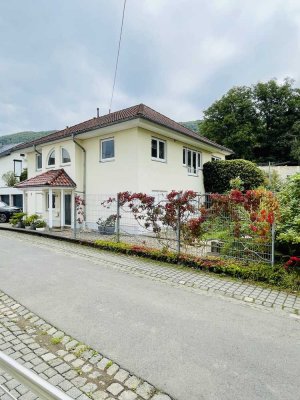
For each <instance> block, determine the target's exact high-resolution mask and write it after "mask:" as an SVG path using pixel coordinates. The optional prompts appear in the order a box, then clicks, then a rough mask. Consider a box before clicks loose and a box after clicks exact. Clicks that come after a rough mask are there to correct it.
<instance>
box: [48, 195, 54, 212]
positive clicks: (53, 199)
mask: <svg viewBox="0 0 300 400" xmlns="http://www.w3.org/2000/svg"><path fill="white" fill-rule="evenodd" d="M49 205H50V203H49V193H48V195H47V210H49ZM52 208H55V194H52Z"/></svg>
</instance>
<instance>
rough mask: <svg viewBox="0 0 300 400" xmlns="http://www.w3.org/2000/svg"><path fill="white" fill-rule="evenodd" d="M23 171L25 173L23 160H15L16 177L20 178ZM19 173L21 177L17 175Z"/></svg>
mask: <svg viewBox="0 0 300 400" xmlns="http://www.w3.org/2000/svg"><path fill="white" fill-rule="evenodd" d="M20 163H21V166H20ZM17 165H19V171H17V168H16V166H17ZM22 171H23V163H22V160H14V175H15V177H17V178H20V176H21V174H22ZM18 172H19V175H18V174H17V173H18Z"/></svg>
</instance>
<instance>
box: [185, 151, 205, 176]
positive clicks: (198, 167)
mask: <svg viewBox="0 0 300 400" xmlns="http://www.w3.org/2000/svg"><path fill="white" fill-rule="evenodd" d="M188 152H191V164H192V163H193V154H196V170H195V169H194V168H193V167H192V165H191V166H189V165H188ZM183 154H185V163H184V162H183ZM182 165H183V166H184V167H185V168H187V171H188V175H190V176H198V174H199V170H201V169H202V153H201V151H197V150H194V149H190V148H188V147H183V149H182Z"/></svg>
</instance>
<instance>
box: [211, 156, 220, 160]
mask: <svg viewBox="0 0 300 400" xmlns="http://www.w3.org/2000/svg"><path fill="white" fill-rule="evenodd" d="M220 160H221V158H220V157H216V156H211V161H220Z"/></svg>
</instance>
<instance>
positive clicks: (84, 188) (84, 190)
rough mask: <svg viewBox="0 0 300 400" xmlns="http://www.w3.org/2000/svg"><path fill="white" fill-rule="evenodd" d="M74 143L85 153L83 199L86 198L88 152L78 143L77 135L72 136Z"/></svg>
mask: <svg viewBox="0 0 300 400" xmlns="http://www.w3.org/2000/svg"><path fill="white" fill-rule="evenodd" d="M72 139H73V142H74V143H75V144H76V145H77V146H78V147H79V148H80V149H81V150H82V151H83V197H84V199H85V197H86V150H85V148H84V147H83V146H81V144H80V143H78V142H76V140H75V134H74V133H73V135H72Z"/></svg>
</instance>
